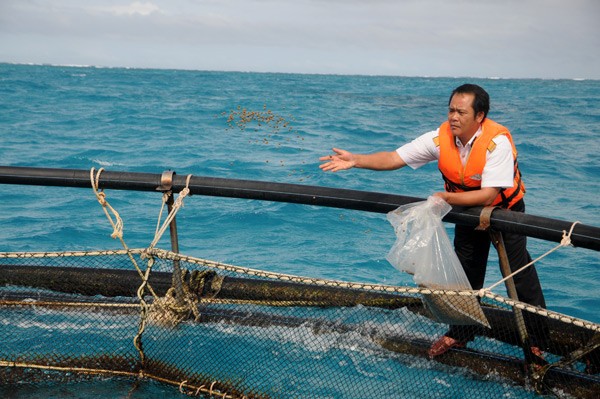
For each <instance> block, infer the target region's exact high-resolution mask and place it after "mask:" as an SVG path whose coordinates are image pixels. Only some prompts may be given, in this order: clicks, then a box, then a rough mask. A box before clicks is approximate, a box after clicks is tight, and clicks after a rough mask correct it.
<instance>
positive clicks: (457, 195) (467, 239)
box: [319, 84, 546, 358]
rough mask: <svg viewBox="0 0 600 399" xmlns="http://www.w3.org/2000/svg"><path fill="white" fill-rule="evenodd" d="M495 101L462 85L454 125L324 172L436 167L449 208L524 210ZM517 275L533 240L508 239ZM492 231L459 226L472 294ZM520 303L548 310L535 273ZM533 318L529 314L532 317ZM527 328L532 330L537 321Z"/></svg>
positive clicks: (527, 274)
mask: <svg viewBox="0 0 600 399" xmlns="http://www.w3.org/2000/svg"><path fill="white" fill-rule="evenodd" d="M489 104H490V100H489V95H488V93H487V92H486V91H485V90H484V89H483V88H481V87H479V86H477V85H473V84H464V85H462V86H460V87H457V88H456V89H455V90H454V91H453V92H452V94H451V96H450V100H449V104H448V120H447V121H446V122H444V123H443V124H442V125H441V126H440V127H439V128H438V129H437V130H434V131H431V132H428V133H425V134H423V135H422V136H420V137H418V138H416V139H415V140H413V141H412V142H410V143H408V144H405V145H404V146H402V147H400V148H398V149H397V150H395V151H389V152H377V153H373V154H353V153H351V152H348V151H345V150H342V149H337V148H334V149H333V152H334V154H333V155H329V156H324V157H321V158H320V160H321V161H324V163H322V164H321V165H320V166H319V167H320V168H321V169H322V170H323V171H331V172H338V171H341V170H345V169H350V168H364V169H372V170H394V169H399V168H402V167H404V166H406V165H409V166H410V167H411V168H413V169H417V168H419V167H421V166H423V165H425V164H426V163H429V162H432V161H436V160H437V162H438V167H439V169H440V172H442V177H443V179H444V182H445V189H446V191H443V192H438V193H435V194H434V195H435V196H438V197H441V198H443V199H444V200H445V201H446V202H448V203H449V204H450V205H458V206H489V205H494V206H499V207H502V208H506V209H510V210H513V211H517V212H524V211H525V203H524V201H523V196H524V194H525V186H524V185H523V182H522V181H521V173H520V171H519V168H518V166H517V150H516V148H515V146H514V143H513V140H512V137H511V135H510V132H509V131H508V129H506V128H505V127H504V126H502V125H500V124H498V123H496V122H494V121H492V120H490V119H487V114H488V111H489ZM502 236H503V239H504V243H505V246H506V250H507V253H508V258H509V263H510V266H511V269H512V270H513V271H515V270H517V269H519V268H521V267H522V266H524V265H526V264H527V263H529V262H531V257H530V256H529V253H528V251H527V248H526V245H527V243H526V240H527V238H526V237H525V236H522V235H517V234H509V233H503V234H502ZM490 243H491V242H490V237H489V234H488V233H487V232H484V231H477V230H474V228H473V227H467V226H461V225H456V228H455V238H454V247H455V251H456V254H457V255H458V258H459V260H460V262H461V264H462V266H463V269H464V270H465V273H466V275H467V278H468V279H469V282H470V283H471V286H472V288H473V289H475V290H477V289H480V288H482V287H483V283H484V279H485V269H486V266H487V259H488V254H489V250H490ZM514 282H515V286H516V290H517V294H518V296H519V299H520V300H521V301H523V302H526V303H529V304H531V305H534V306H540V307H545V306H546V304H545V301H544V295H543V293H542V289H541V286H540V282H539V279H538V276H537V272H536V270H535V268H534V267H533V266H531V267H529V268H527V269H525V271H523V272H521V273H519V274H517V275H516V276H515V277H514ZM526 313H527V312H526ZM527 319H528V320H526V322H527V323H526V324H528V327H530V326H531V322H532V318H531V317H527ZM530 335H531V341H530V343H531V352H532V354H533V355H535V356H539V357H541V356H542V352H541V350H540V347H543V346H545V344H544V337H543V335H544V334H532V333H531V332H530ZM473 338H474V332H473V329H472V327H470V326H450V329H449V330H448V332H447V333H446V334H445V335H443V336H442V337H441V338H439V339H438V340H437V341H436V342H434V343H433V345H432V346H431V348H430V349H429V356H430V357H431V358H433V357H435V356H439V355H442V354H443V353H445V352H447V351H448V350H449V349H450V348H453V347H465V346H466V344H467V342H468V341H471V340H473Z"/></svg>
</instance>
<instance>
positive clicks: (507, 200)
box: [434, 118, 525, 208]
mask: <svg viewBox="0 0 600 399" xmlns="http://www.w3.org/2000/svg"><path fill="white" fill-rule="evenodd" d="M481 129H482V132H481V135H480V136H479V137H477V138H476V139H475V141H473V146H472V148H471V152H470V154H469V156H468V158H467V162H466V163H465V166H463V164H462V162H461V160H460V153H459V151H458V147H457V146H456V141H455V137H454V135H453V134H452V131H451V130H450V123H448V122H447V121H446V122H444V123H443V124H442V125H441V126H440V130H439V136H438V140H439V141H438V142H437V143H436V145H439V147H440V159H439V161H438V168H439V169H440V172H442V176H443V178H444V181H445V187H446V191H449V192H461V191H471V190H478V189H480V188H481V175H482V173H483V167H484V166H485V162H486V155H487V152H488V151H489V152H492V151H494V149H495V148H496V144H495V143H494V142H493V141H492V139H493V138H494V137H496V136H499V135H501V134H502V135H505V136H506V137H507V138H508V141H509V142H510V145H511V146H512V151H513V158H514V160H515V162H514V181H513V186H512V187H510V188H501V189H500V193H498V196H497V197H496V198H495V199H494V202H493V203H492V205H494V206H500V207H502V208H510V207H512V206H513V205H514V204H515V203H517V202H518V201H519V200H521V199H522V198H523V195H524V194H525V186H524V185H523V182H522V181H521V172H520V171H519V166H518V164H517V149H516V147H515V144H514V142H513V139H512V136H511V135H510V132H509V131H508V129H507V128H505V127H504V126H502V125H500V124H499V123H496V122H494V121H492V120H490V119H487V118H486V119H485V120H484V121H483V123H482V125H481ZM434 140H435V139H434Z"/></svg>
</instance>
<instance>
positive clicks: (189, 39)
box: [0, 0, 600, 78]
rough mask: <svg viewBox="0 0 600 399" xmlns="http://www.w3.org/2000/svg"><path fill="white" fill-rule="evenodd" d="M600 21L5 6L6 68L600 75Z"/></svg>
mask: <svg viewBox="0 0 600 399" xmlns="http://www.w3.org/2000/svg"><path fill="white" fill-rule="evenodd" d="M598 16H600V2H597V1H595V0H571V1H570V2H563V1H559V0H523V1H516V0H508V1H504V2H498V1H491V0H479V1H475V0H457V1H454V2H447V1H444V0H420V1H417V0H403V1H391V0H387V1H386V0H379V1H357V0H344V1H341V0H322V1H316V0H294V1H290V0H277V1H276V0H187V1H186V0H181V1H167V0H152V1H135V2H133V1H121V0H97V1H87V2H81V1H76V0H54V1H52V2H37V1H33V0H30V1H27V0H21V1H16V0H3V2H2V4H1V5H0V61H9V62H15V61H16V62H19V61H20V62H51V63H61V62H63V63H81V64H100V65H113V66H132V67H167V68H184V69H215V68H216V69H221V70H256V71H280V72H308V73H312V72H318V73H359V74H391V75H415V74H417V75H429V76H459V75H460V76H465V75H469V76H483V77H485V76H503V77H527V76H531V77H596V78H600V67H599V64H600V44H599V43H600V27H599V24H597V23H596V19H597V17H598ZM61 60H62V61H61Z"/></svg>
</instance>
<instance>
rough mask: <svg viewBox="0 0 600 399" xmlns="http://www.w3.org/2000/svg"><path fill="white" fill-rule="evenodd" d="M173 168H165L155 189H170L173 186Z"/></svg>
mask: <svg viewBox="0 0 600 399" xmlns="http://www.w3.org/2000/svg"><path fill="white" fill-rule="evenodd" d="M174 176H175V171H174V170H165V171H164V172H163V173H162V175H161V176H160V186H158V187H156V191H162V192H165V191H170V190H171V188H173V177H174Z"/></svg>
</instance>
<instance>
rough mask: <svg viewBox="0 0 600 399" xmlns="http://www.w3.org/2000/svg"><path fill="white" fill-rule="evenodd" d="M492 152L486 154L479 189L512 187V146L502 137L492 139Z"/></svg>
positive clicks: (513, 167) (513, 171) (513, 173)
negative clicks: (493, 147)
mask: <svg viewBox="0 0 600 399" xmlns="http://www.w3.org/2000/svg"><path fill="white" fill-rule="evenodd" d="M493 141H494V143H495V144H496V148H495V149H494V151H492V152H489V151H488V153H487V159H486V162H485V166H484V168H483V173H482V175H481V187H497V188H508V187H512V186H513V181H514V178H515V164H514V157H513V152H512V145H511V144H510V141H509V140H508V138H507V137H506V136H504V135H501V136H498V137H495V138H494V139H493Z"/></svg>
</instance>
